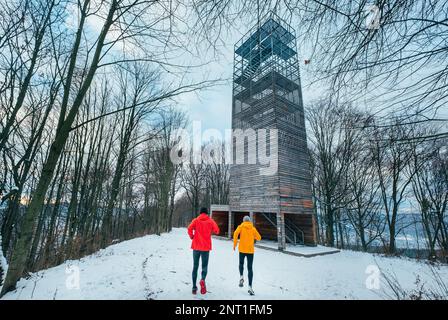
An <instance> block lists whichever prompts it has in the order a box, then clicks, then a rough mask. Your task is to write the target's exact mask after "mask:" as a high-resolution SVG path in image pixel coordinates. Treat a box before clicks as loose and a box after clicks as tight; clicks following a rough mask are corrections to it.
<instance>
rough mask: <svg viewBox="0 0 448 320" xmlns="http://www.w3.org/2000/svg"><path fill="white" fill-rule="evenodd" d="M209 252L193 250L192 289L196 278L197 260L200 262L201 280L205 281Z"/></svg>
mask: <svg viewBox="0 0 448 320" xmlns="http://www.w3.org/2000/svg"><path fill="white" fill-rule="evenodd" d="M209 253H210V251H200V250H193V273H192V277H193V287H194V288H195V287H196V279H197V278H198V269H199V258H201V260H202V270H201V279H202V280H205V277H206V276H207V267H208V256H209Z"/></svg>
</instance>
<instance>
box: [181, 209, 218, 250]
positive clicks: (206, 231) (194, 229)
mask: <svg viewBox="0 0 448 320" xmlns="http://www.w3.org/2000/svg"><path fill="white" fill-rule="evenodd" d="M212 232H213V233H214V234H219V228H218V225H217V224H216V222H215V221H213V219H210V217H209V216H208V215H206V214H205V213H201V214H200V215H199V216H198V217H197V218H195V219H193V221H191V223H190V225H189V226H188V235H189V236H190V239H192V240H193V241H192V242H191V249H193V250H200V251H210V250H212Z"/></svg>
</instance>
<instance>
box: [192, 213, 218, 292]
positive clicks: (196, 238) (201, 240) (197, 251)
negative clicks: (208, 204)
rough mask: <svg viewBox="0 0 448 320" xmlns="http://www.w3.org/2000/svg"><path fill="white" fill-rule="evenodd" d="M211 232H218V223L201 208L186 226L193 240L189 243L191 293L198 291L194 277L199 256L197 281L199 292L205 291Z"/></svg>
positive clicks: (210, 248)
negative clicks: (191, 268)
mask: <svg viewBox="0 0 448 320" xmlns="http://www.w3.org/2000/svg"><path fill="white" fill-rule="evenodd" d="M212 232H213V233H214V234H219V228H218V225H217V224H216V222H215V221H213V219H210V217H209V216H208V210H207V208H201V213H200V215H199V216H198V217H197V218H195V219H193V221H192V222H191V223H190V225H189V226H188V235H189V236H190V239H191V240H193V241H192V243H191V249H193V273H192V278H193V289H192V292H193V294H196V292H197V291H198V288H197V287H196V279H197V277H198V268H199V258H201V260H202V272H201V281H199V284H200V285H201V293H202V294H205V293H206V292H207V288H206V287H205V277H206V276H207V266H208V256H209V253H210V250H212Z"/></svg>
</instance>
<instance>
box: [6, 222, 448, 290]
mask: <svg viewBox="0 0 448 320" xmlns="http://www.w3.org/2000/svg"><path fill="white" fill-rule="evenodd" d="M189 247H190V241H189V238H188V236H187V235H186V230H185V229H174V230H173V231H172V232H171V233H169V234H163V235H162V236H154V235H151V236H145V237H142V238H138V239H133V240H129V241H125V242H122V243H119V244H116V245H113V246H110V247H108V248H106V249H105V250H102V251H100V252H98V253H96V254H93V255H91V256H89V257H86V258H83V259H81V260H77V261H69V262H66V263H65V264H63V265H60V266H57V267H54V268H51V269H48V270H43V271H41V272H38V273H36V274H33V275H32V277H31V278H30V279H28V280H21V281H20V282H19V284H18V289H17V290H16V291H15V292H11V293H9V294H7V295H6V296H5V297H4V299H381V298H382V296H381V293H380V291H378V290H369V289H367V288H366V285H365V283H366V278H367V277H368V274H366V268H367V266H369V265H372V264H378V265H379V267H380V268H381V269H383V270H388V271H389V272H394V273H395V274H396V275H397V276H398V278H399V280H400V281H401V282H402V285H404V286H405V287H409V288H413V287H414V282H415V277H416V275H417V274H419V275H420V277H421V278H422V279H423V280H425V279H430V277H429V273H430V270H429V268H428V266H427V265H426V264H424V263H419V262H416V261H411V260H408V259H399V258H385V257H379V256H374V255H371V254H365V253H360V252H351V251H342V252H340V253H337V254H332V255H328V256H319V257H314V258H301V257H296V256H291V255H286V254H282V253H279V252H273V251H268V250H263V249H257V251H256V255H255V260H254V274H255V276H254V290H255V293H256V295H255V296H254V297H251V296H249V295H248V294H247V288H239V287H238V285H237V284H238V279H239V275H238V254H237V253H236V252H234V251H233V250H232V244H231V242H230V241H226V240H218V239H214V240H213V247H214V249H213V251H212V253H211V255H210V263H209V274H208V276H207V284H208V289H209V291H210V292H209V293H207V294H206V295H205V296H202V295H198V296H197V297H193V296H192V295H191V293H190V290H191V284H190V279H191V266H192V254H191V250H190V248H189ZM67 267H75V268H74V269H73V268H72V269H69V270H68V271H69V273H66V272H67ZM76 268H79V269H78V270H79V289H78V288H76V287H75V288H73V284H75V286H76V282H72V280H73V279H76V278H73V273H70V271H72V272H73V270H75V271H76V270H77V269H76ZM441 272H442V276H443V278H444V279H448V267H446V266H443V267H441ZM75 274H76V272H75ZM67 283H68V286H67Z"/></svg>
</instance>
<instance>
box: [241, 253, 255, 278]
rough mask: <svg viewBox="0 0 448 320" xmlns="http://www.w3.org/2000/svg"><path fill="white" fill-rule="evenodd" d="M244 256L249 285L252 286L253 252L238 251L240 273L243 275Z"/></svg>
mask: <svg viewBox="0 0 448 320" xmlns="http://www.w3.org/2000/svg"><path fill="white" fill-rule="evenodd" d="M245 257H247V271H248V276H249V286H252V279H253V277H254V272H253V270H252V265H253V263H254V254H253V253H242V252H240V275H243V271H244V258H245Z"/></svg>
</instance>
